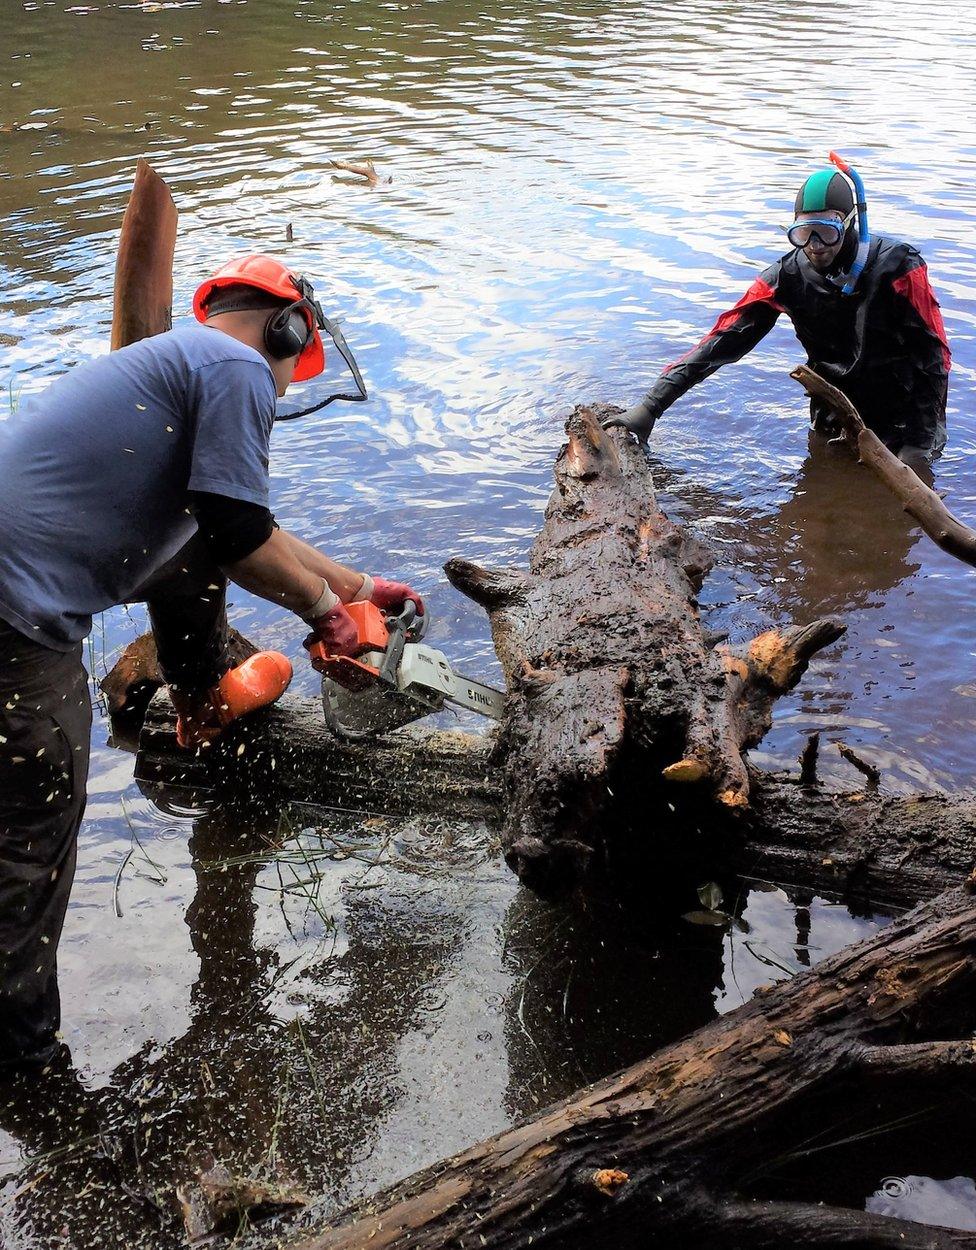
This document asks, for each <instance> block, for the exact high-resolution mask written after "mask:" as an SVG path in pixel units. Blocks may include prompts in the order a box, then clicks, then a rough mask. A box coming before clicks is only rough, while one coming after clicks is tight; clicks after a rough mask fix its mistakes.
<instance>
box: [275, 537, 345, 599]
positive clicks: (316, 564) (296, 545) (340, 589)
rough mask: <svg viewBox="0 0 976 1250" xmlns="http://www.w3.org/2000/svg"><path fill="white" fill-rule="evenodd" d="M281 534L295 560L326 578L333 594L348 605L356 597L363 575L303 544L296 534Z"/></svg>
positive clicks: (307, 544)
mask: <svg viewBox="0 0 976 1250" xmlns="http://www.w3.org/2000/svg"><path fill="white" fill-rule="evenodd" d="M279 532H280V533H281V534H282V536H283V537H284V538H286V539H287V540H288V543H289V544H290V546H291V549H292V552H293V554H294V556H295V559H296V560H298V562H299V563H300V564H302V565H304V566H305V568H306V569H308V570H309V571H310V572H312V573H315V574H317V575H318V576H319V577H324V578H325V580H326V581H327V582H328V583H329V589H330V590H331V591H332V592H333V594H336V595H338V596H339V599H340V600H341V601H342V602H343V603H348V602H349V601H350V600H351V599H352V598H354V597H355V595H356V594H357V593H358V591H359V590H360V589H361V587H362V585H363V577H364V574H363V573H357V572H356V571H355V569H350V568H347V567H346V565H344V564H339V563H337V562H336V561H335V560H330V559H329V557H328V556H327V555H323V553H322V552H321V551H319V550H318V548H317V547H312V546H311V545H310V544H309V543H305V542H302V540H301V539H300V538H296V537H295V535H294V534H288V533H286V532H285V531H284V530H281V531H279Z"/></svg>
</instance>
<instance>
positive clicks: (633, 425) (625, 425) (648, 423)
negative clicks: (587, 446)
mask: <svg viewBox="0 0 976 1250" xmlns="http://www.w3.org/2000/svg"><path fill="white" fill-rule="evenodd" d="M660 415H661V409H660V408H659V407H658V406H657V405H656V404H652V403H649V402H648V400H647V399H642V400H641V401H640V403H639V404H634V406H633V408H628V409H627V411H626V412H625V413H622V414H621V415H620V416H618V417H607V419H606V420H605V421H602V422H601V424H602V426H603V428H604V429H605V430H609V429H612V428H613V427H614V426H617V427H618V428H619V429H621V430H629V431H630V433H631V434H634V435H636V437H637V439H638V441H639V442H641V443H646V442H647V440H648V437H649V436H650V433H651V430H653V429H654V422H655V421H656V420H657V419H658V417H659V416H660Z"/></svg>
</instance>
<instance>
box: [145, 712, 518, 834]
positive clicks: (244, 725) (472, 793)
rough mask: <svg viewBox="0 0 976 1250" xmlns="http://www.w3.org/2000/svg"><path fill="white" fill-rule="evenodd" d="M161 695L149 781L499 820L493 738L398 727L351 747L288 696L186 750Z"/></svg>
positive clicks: (152, 715)
mask: <svg viewBox="0 0 976 1250" xmlns="http://www.w3.org/2000/svg"><path fill="white" fill-rule="evenodd" d="M175 729H176V723H175V715H174V712H173V708H172V705H171V703H170V701H169V698H168V696H167V695H166V693H165V691H160V692H159V693H158V694H157V695H156V696H155V697H154V698H153V700H152V702H151V703H150V704H149V707H148V709H147V711H146V717H145V721H144V722H143V726H142V731H141V733H140V735H139V753H138V756H137V760H136V779H137V781H139V782H141V783H142V784H143V785H157V786H164V787H167V788H170V789H172V788H177V789H190V790H201V791H202V790H213V789H216V790H218V791H219V792H220V793H221V794H222V795H223V796H225V797H227V796H231V797H234V798H235V799H237V800H240V801H244V802H246V803H249V804H252V805H254V804H257V805H261V806H269V807H276V806H280V804H281V803H282V802H283V801H290V802H303V803H314V804H317V805H318V806H320V807H341V808H344V809H347V810H351V811H365V812H382V813H384V814H389V815H395V816H410V815H414V814H417V813H433V814H438V815H442V816H444V818H445V819H452V820H469V821H489V822H494V821H496V820H497V819H498V816H499V813H500V810H501V806H502V795H501V786H500V778H499V777H498V775H497V773H496V771H495V769H494V768H493V767H492V766H491V765H490V763H489V755H490V750H491V742H490V740H489V739H487V738H484V737H476V736H474V735H472V734H464V733H458V732H454V731H445V730H434V731H431V730H428V731H423V730H410V729H405V730H400V731H398V732H397V733H393V734H386V735H380V736H377V737H376V738H374V739H372V740H370V741H369V742H345V741H340V739H338V738H336V737H335V735H334V734H333V733H331V732H330V730H329V729H327V728H326V724H325V720H324V717H323V715H322V705H321V704H320V703H319V702H318V701H317V700H314V699H302V698H300V697H298V696H295V695H289V694H286V695H285V696H284V697H283V698H282V699H281V700H280V701H279V702H278V703H277V704H275V705H274V706H273V707H270V708H268V709H266V710H264V711H261V712H256V713H254V714H253V715H251V716H247V717H245V718H243V719H242V720H241V721H238V722H235V723H234V724H233V725H231V726H230V727H229V728H228V729H227V730H226V731H225V732H224V733H223V734H221V736H220V738H219V739H218V740H217V741H216V742H215V743H213V744H211V745H210V746H207V747H200V748H197V749H195V750H191V751H184V750H183V749H181V748H180V747H179V746H178V745H177V743H176V732H175Z"/></svg>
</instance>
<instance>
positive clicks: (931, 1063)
mask: <svg viewBox="0 0 976 1250" xmlns="http://www.w3.org/2000/svg"><path fill="white" fill-rule="evenodd" d="M974 1027H976V903H974V899H973V897H972V895H971V894H969V893H968V892H967V891H965V890H963V889H957V890H953V891H948V892H946V893H944V894H942V895H940V896H939V897H938V898H937V899H935V900H933V901H931V902H929V903H927V904H925V905H923V906H921V907H919V908H917V909H916V910H915V911H913V912H911V913H909V914H908V915H906V916H903V917H902V918H901V919H899V920H897V921H895V922H893V923H892V924H891V925H890V926H889V927H888V928H886V929H884V930H882V931H881V932H879V933H878V934H876V935H875V936H873V937H872V938H870V939H869V940H868V941H866V942H862V943H860V944H859V945H857V946H854V947H851V948H848V949H847V950H845V951H843V952H841V953H840V954H838V955H835V956H833V957H832V958H830V959H828V960H825V961H824V962H823V963H821V964H820V965H819V966H818V967H817V968H816V969H815V970H814V971H812V972H809V973H806V974H804V975H802V976H799V977H796V978H795V979H794V980H792V981H789V982H786V983H784V984H782V985H780V986H777V987H775V988H772V989H767V990H765V991H763V992H760V993H757V995H756V997H755V998H754V999H753V1000H752V1002H750V1003H749V1004H747V1005H746V1006H744V1007H742V1008H740V1009H739V1010H738V1011H735V1012H732V1013H731V1014H730V1015H728V1016H725V1017H724V1018H722V1019H720V1020H718V1021H717V1022H715V1023H714V1024H711V1025H709V1026H707V1027H705V1028H703V1029H700V1030H698V1031H697V1032H695V1033H693V1034H691V1035H690V1036H689V1037H688V1038H686V1039H685V1040H683V1041H681V1042H679V1043H678V1044H677V1045H674V1046H670V1047H667V1048H665V1049H664V1050H661V1051H659V1052H658V1053H657V1054H656V1055H654V1056H653V1057H652V1058H650V1059H648V1060H646V1061H644V1062H642V1063H639V1064H637V1065H636V1066H634V1067H632V1068H629V1069H627V1070H626V1071H624V1072H621V1073H619V1074H617V1075H615V1076H611V1077H609V1078H607V1079H605V1080H603V1081H600V1082H598V1083H597V1084H596V1085H594V1086H590V1087H588V1088H586V1089H584V1090H581V1091H579V1092H578V1093H577V1094H575V1095H574V1096H572V1097H571V1098H569V1099H567V1100H565V1101H564V1102H561V1103H557V1104H556V1105H554V1106H552V1107H549V1108H548V1109H546V1110H544V1111H542V1112H541V1113H540V1114H538V1115H536V1116H534V1117H532V1118H531V1119H529V1120H526V1121H523V1122H522V1123H520V1124H517V1125H516V1126H515V1127H513V1128H511V1129H508V1130H507V1131H505V1132H503V1133H500V1134H498V1135H497V1136H496V1137H493V1138H491V1139H490V1140H488V1141H486V1142H482V1143H480V1144H479V1145H477V1146H474V1147H472V1148H471V1149H469V1150H466V1151H465V1152H463V1153H462V1154H460V1155H457V1156H456V1157H454V1158H452V1159H448V1160H446V1161H443V1162H441V1163H438V1164H436V1165H435V1166H434V1167H432V1168H428V1169H427V1170H425V1171H423V1172H420V1173H418V1174H417V1175H415V1176H413V1177H411V1178H410V1179H408V1180H406V1181H404V1182H403V1183H401V1184H399V1185H397V1186H396V1187H394V1188H393V1189H391V1190H389V1191H387V1192H385V1193H383V1194H380V1195H379V1196H377V1197H375V1198H373V1199H371V1200H370V1201H369V1202H367V1203H365V1204H364V1205H362V1206H361V1207H359V1208H358V1209H356V1210H355V1211H353V1212H352V1213H350V1214H349V1215H348V1217H346V1218H344V1219H343V1221H342V1222H341V1223H340V1224H338V1225H332V1226H330V1227H329V1228H328V1229H323V1230H321V1231H319V1232H316V1233H314V1234H313V1235H305V1236H304V1237H303V1238H300V1239H298V1240H296V1241H295V1242H293V1243H292V1247H293V1250H354V1248H355V1250H360V1248H362V1250H365V1247H369V1250H381V1248H382V1247H388V1248H390V1250H394V1248H395V1250H434V1248H435V1247H436V1248H438V1250H439V1248H441V1247H445V1246H457V1247H468V1246H471V1247H480V1246H490V1247H492V1250H521V1248H522V1247H528V1246H535V1247H545V1248H546V1250H556V1248H557V1247H559V1248H564V1247H565V1248H566V1250H569V1248H573V1250H576V1248H577V1247H580V1246H584V1245H585V1246H587V1247H592V1248H596V1247H613V1248H614V1250H627V1248H628V1247H634V1250H637V1248H638V1247H641V1248H643V1247H645V1246H649V1245H653V1246H659V1247H672V1246H673V1247H681V1248H682V1250H685V1248H686V1247H689V1246H694V1247H695V1248H696V1250H705V1248H706V1247H712V1246H715V1247H723V1248H727V1247H729V1246H734V1247H737V1248H739V1250H746V1248H748V1247H768V1248H770V1250H773V1248H775V1250H780V1248H781V1247H783V1246H787V1245H791V1244H798V1245H808V1246H815V1245H816V1246H847V1247H854V1246H858V1247H892V1248H894V1247H898V1248H899V1250H903V1248H904V1247H915V1248H916V1250H922V1248H923V1247H924V1248H925V1250H944V1248H945V1250H947V1248H948V1247H949V1246H960V1245H965V1246H976V1234H963V1233H958V1232H955V1233H950V1232H946V1231H942V1230H939V1229H936V1228H927V1227H922V1226H918V1225H913V1224H910V1223H906V1222H903V1221H901V1220H894V1219H888V1218H885V1217H881V1216H876V1215H869V1214H865V1213H864V1212H862V1211H858V1210H853V1209H845V1208H841V1207H832V1206H830V1205H819V1204H818V1198H819V1196H820V1195H818V1194H817V1193H816V1192H814V1193H802V1195H801V1196H802V1197H803V1198H805V1199H806V1201H800V1200H798V1199H797V1197H796V1195H795V1193H794V1200H792V1201H770V1200H768V1195H769V1193H770V1192H771V1191H773V1190H775V1191H776V1192H779V1193H790V1186H788V1185H785V1186H784V1185H780V1187H779V1188H778V1189H777V1187H776V1184H775V1183H774V1181H773V1179H771V1178H774V1177H775V1176H776V1175H777V1174H778V1172H779V1171H781V1170H782V1159H783V1156H784V1144H785V1147H786V1149H785V1154H786V1155H789V1153H790V1146H791V1144H792V1145H794V1146H796V1147H797V1150H798V1156H800V1157H803V1156H804V1155H805V1154H806V1153H807V1152H805V1151H803V1150H802V1149H800V1147H801V1146H802V1145H803V1144H804V1143H805V1142H806V1140H807V1138H808V1136H810V1135H812V1134H816V1135H817V1141H818V1142H819V1143H821V1146H820V1148H821V1149H822V1148H823V1143H824V1142H829V1141H830V1140H831V1135H832V1134H835V1135H836V1139H837V1140H838V1141H842V1140H843V1139H847V1138H850V1137H851V1135H856V1134H858V1133H861V1132H863V1133H864V1134H865V1135H870V1134H871V1133H872V1132H876V1131H877V1127H878V1125H879V1123H883V1122H884V1121H886V1120H891V1119H895V1118H898V1117H899V1116H901V1115H902V1114H904V1113H905V1112H907V1111H909V1110H910V1109H912V1108H913V1107H914V1106H915V1105H916V1104H915V1102H914V1101H913V1099H914V1098H915V1096H916V1095H917V1094H918V1093H919V1090H920V1088H922V1089H924V1090H925V1091H926V1092H925V1096H924V1098H923V1101H925V1099H927V1100H928V1101H929V1102H931V1101H932V1100H933V1099H935V1101H938V1094H937V1091H939V1090H941V1091H943V1093H942V1098H943V1100H944V1102H945V1104H946V1105H947V1107H949V1106H950V1105H951V1104H952V1103H958V1102H959V1101H960V1099H962V1100H963V1101H965V1098H966V1096H971V1095H972V1093H973V1092H974V1091H976V1044H974V1042H973V1040H972V1037H973V1030H974ZM950 1088H951V1090H952V1093H951V1096H949V1095H948V1094H947V1093H946V1092H945V1091H947V1090H949V1089H950ZM958 1163H959V1166H960V1169H961V1170H963V1171H965V1170H968V1169H969V1168H970V1167H971V1164H972V1154H971V1152H968V1151H962V1150H960V1155H959V1160H958ZM758 1178H762V1182H761V1183H760V1181H759V1179H758ZM801 1189H802V1186H801ZM757 1199H758V1200H757Z"/></svg>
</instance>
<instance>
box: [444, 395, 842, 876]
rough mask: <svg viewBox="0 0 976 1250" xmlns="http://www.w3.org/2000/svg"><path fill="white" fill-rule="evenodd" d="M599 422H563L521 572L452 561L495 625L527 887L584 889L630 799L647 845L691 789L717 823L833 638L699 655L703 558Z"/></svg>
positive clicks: (812, 633) (798, 634)
mask: <svg viewBox="0 0 976 1250" xmlns="http://www.w3.org/2000/svg"><path fill="white" fill-rule="evenodd" d="M600 415H601V414H600V413H599V412H598V411H597V410H595V409H591V408H579V409H577V410H576V412H574V414H573V415H572V417H571V418H570V419H569V422H568V424H567V427H566V429H567V434H568V441H567V443H566V445H565V446H564V447H563V448H562V450H561V452H560V453H559V456H558V458H557V460H556V468H555V477H556V489H555V491H554V493H553V495H552V498H551V500H550V502H549V505H548V507H547V510H546V515H545V521H544V524H543V527H542V531H541V533H540V534H539V537H538V538H537V540H536V542H535V545H534V546H533V548H532V553H531V557H530V562H529V569H528V570H527V571H526V572H524V573H523V572H520V571H517V570H502V571H498V570H488V569H482V568H479V567H477V566H476V565H473V564H471V563H469V562H467V561H465V560H462V559H453V560H451V561H449V563H448V564H447V565H446V566H445V571H446V573H447V575H448V577H449V579H450V580H451V582H452V583H453V585H454V586H456V587H457V588H458V589H459V590H461V591H463V592H464V593H465V594H466V595H468V596H469V597H470V598H472V599H474V600H475V601H476V602H477V603H480V604H481V605H482V606H483V607H484V608H486V610H487V611H488V614H489V617H490V620H491V628H492V635H493V638H494V642H495V650H496V652H497V653H498V657H499V659H500V661H501V664H502V668H503V670H504V673H505V678H506V684H507V688H508V692H509V698H508V702H507V706H506V715H505V720H504V724H503V729H502V734H501V737H500V741H499V758H500V759H501V760H502V767H503V771H504V775H505V784H506V792H507V797H508V817H507V820H506V824H505V831H504V842H505V848H506V857H507V859H508V861H509V863H510V865H511V866H512V867H513V868H514V869H515V871H516V872H518V874H519V876H521V877H522V878H523V879H525V880H526V881H527V882H529V883H531V884H533V885H537V886H547V885H552V884H553V883H556V882H561V881H575V880H577V879H579V878H580V877H581V876H582V875H583V874H584V872H585V870H586V866H587V862H588V860H589V858H590V856H591V855H592V854H593V853H594V851H599V850H600V849H602V847H603V846H604V845H605V844H606V843H605V839H606V837H607V834H608V831H609V830H610V829H612V828H613V827H614V826H618V825H620V824H621V822H622V821H623V820H624V819H625V818H626V817H628V816H629V815H630V814H631V812H632V811H633V809H634V805H635V803H639V804H640V807H641V809H642V811H644V812H645V813H646V818H647V826H648V832H649V834H653V830H654V827H655V823H656V815H657V812H658V811H659V810H662V811H663V810H664V808H665V806H666V804H667V803H668V802H669V800H670V797H671V795H672V794H673V793H676V792H677V791H678V790H680V789H683V788H685V787H688V786H694V787H697V788H698V789H699V790H701V791H703V792H705V793H707V794H708V795H709V796H710V798H711V801H712V802H713V804H714V807H715V808H716V809H717V810H718V811H719V812H727V811H729V810H741V809H744V808H746V807H747V806H748V801H749V774H748V770H747V768H746V764H745V761H744V759H743V752H744V751H745V750H746V749H747V748H748V747H750V746H753V745H755V743H757V742H758V741H759V740H760V739H761V738H762V736H763V734H764V733H765V732H766V730H767V729H768V727H769V723H770V716H771V710H772V705H773V702H774V701H775V699H776V698H777V696H779V695H780V694H782V693H783V692H784V691H786V690H789V689H790V688H791V687H792V686H793V685H795V683H796V682H797V681H798V680H799V678H800V676H801V675H802V673H803V672H804V670H805V668H806V666H807V662H808V660H809V658H810V657H811V656H812V655H813V654H814V653H815V652H817V651H818V650H819V649H820V648H822V647H824V646H826V645H827V644H828V643H830V642H833V641H834V640H835V639H836V638H837V637H839V635H840V634H841V633H842V632H843V628H844V627H843V625H842V624H840V623H839V622H837V621H834V620H824V621H818V622H815V623H813V624H812V625H807V626H802V627H799V628H796V629H790V630H785V631H782V632H781V631H776V630H772V631H769V632H768V633H765V634H763V635H761V636H760V637H759V638H756V639H754V640H753V641H752V642H751V643H749V644H747V645H746V646H744V647H742V648H738V649H734V648H729V647H718V648H713V647H712V646H710V645H709V643H708V642H707V641H706V639H705V638H704V636H703V634H702V629H701V625H700V621H699V614H698V606H697V602H696V595H697V593H698V591H699V589H700V587H701V583H702V579H703V578H704V576H705V574H706V573H707V571H708V569H709V567H710V565H711V559H710V556H709V554H708V552H707V551H706V550H705V549H704V548H703V547H702V545H701V544H700V543H699V542H698V541H697V540H696V539H694V538H693V537H691V536H690V535H689V534H687V533H686V532H685V531H684V530H682V529H681V528H680V527H678V526H676V525H674V524H672V522H671V521H669V520H668V518H667V517H666V516H665V515H664V514H663V513H662V512H661V510H660V508H659V507H658V505H657V501H656V499H655V494H654V487H653V483H652V480H651V473H650V468H649V465H648V463H647V460H646V457H645V456H644V454H643V452H642V450H641V449H640V448H639V447H638V446H637V444H636V443H635V442H634V441H633V440H631V439H629V438H628V437H627V435H626V434H624V433H622V432H620V431H616V430H614V431H609V430H603V429H601V427H600V422H599V416H600Z"/></svg>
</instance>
